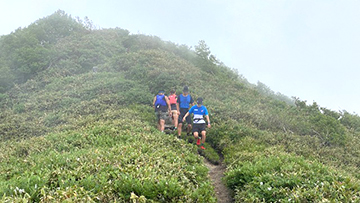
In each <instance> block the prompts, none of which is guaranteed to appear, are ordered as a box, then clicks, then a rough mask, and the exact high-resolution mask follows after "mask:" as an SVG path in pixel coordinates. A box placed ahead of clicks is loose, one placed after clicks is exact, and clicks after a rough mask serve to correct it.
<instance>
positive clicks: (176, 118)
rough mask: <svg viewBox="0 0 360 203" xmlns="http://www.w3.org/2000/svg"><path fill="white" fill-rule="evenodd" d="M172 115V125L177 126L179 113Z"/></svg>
mask: <svg viewBox="0 0 360 203" xmlns="http://www.w3.org/2000/svg"><path fill="white" fill-rule="evenodd" d="M173 117H174V120H173V121H174V126H175V128H177V127H178V118H179V115H177V114H176V113H174V114H173Z"/></svg>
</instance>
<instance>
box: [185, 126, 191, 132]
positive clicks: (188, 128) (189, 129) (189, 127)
mask: <svg viewBox="0 0 360 203" xmlns="http://www.w3.org/2000/svg"><path fill="white" fill-rule="evenodd" d="M186 133H187V134H190V133H191V124H188V125H187V132H186Z"/></svg>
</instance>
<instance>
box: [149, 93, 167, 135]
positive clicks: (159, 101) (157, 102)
mask: <svg viewBox="0 0 360 203" xmlns="http://www.w3.org/2000/svg"><path fill="white" fill-rule="evenodd" d="M164 93H165V92H164V91H163V90H160V91H159V93H158V94H157V95H156V96H155V97H154V101H153V107H154V109H155V115H156V117H157V120H158V124H157V125H158V129H159V130H160V131H161V132H164V130H165V119H166V116H167V113H168V112H167V111H169V114H170V116H171V109H170V103H169V99H168V97H167V96H165V95H164Z"/></svg>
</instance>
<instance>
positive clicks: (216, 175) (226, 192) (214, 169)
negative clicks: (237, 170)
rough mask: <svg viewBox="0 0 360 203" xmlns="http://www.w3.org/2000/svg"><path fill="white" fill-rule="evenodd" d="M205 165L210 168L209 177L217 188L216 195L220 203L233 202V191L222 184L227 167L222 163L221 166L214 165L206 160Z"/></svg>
mask: <svg viewBox="0 0 360 203" xmlns="http://www.w3.org/2000/svg"><path fill="white" fill-rule="evenodd" d="M204 163H205V165H206V166H207V167H208V168H209V176H210V179H211V182H212V184H213V186H214V188H215V194H216V198H217V200H218V201H217V202H218V203H228V202H233V199H232V198H231V191H230V189H229V188H227V187H226V186H225V185H224V183H223V182H222V177H224V172H225V170H226V168H225V166H223V165H222V164H221V163H220V164H219V165H214V164H212V163H210V162H209V161H208V160H206V159H205V158H204Z"/></svg>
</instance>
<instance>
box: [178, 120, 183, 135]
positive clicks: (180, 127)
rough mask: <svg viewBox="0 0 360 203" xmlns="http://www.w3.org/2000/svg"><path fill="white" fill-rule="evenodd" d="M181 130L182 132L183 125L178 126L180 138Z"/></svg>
mask: <svg viewBox="0 0 360 203" xmlns="http://www.w3.org/2000/svg"><path fill="white" fill-rule="evenodd" d="M181 130H182V123H179V126H178V136H180V135H181Z"/></svg>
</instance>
